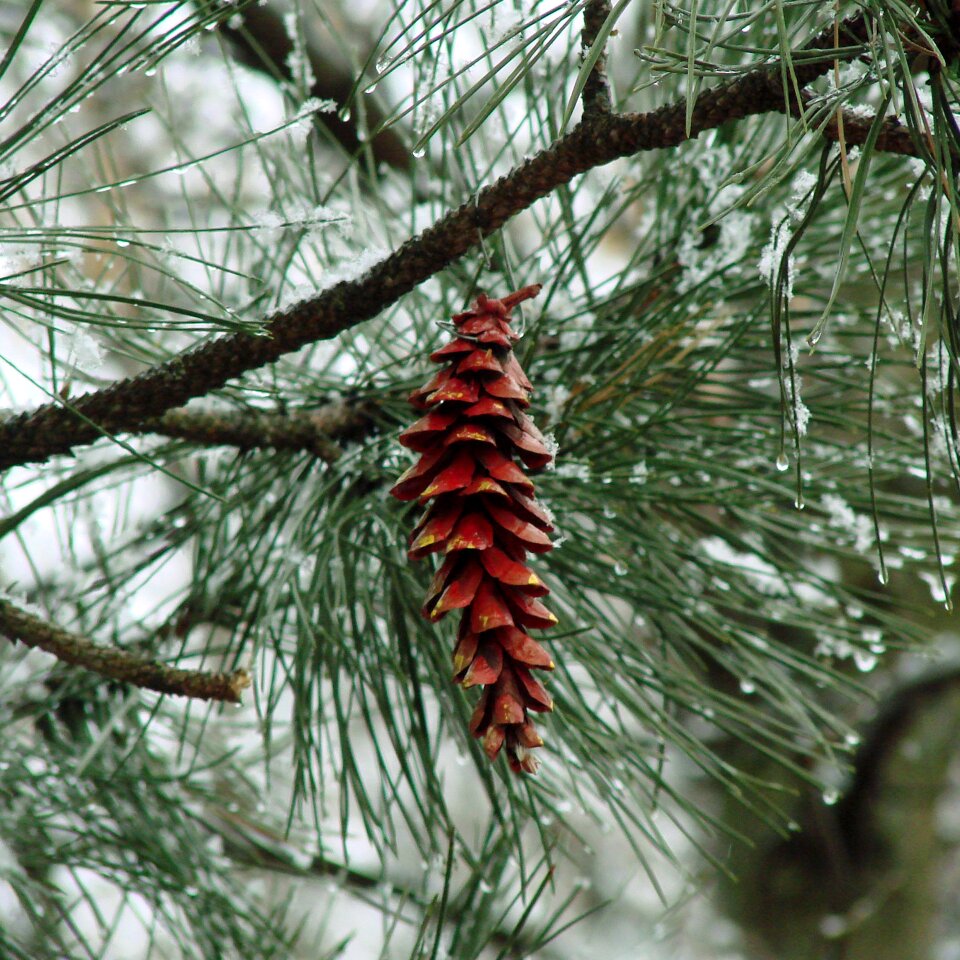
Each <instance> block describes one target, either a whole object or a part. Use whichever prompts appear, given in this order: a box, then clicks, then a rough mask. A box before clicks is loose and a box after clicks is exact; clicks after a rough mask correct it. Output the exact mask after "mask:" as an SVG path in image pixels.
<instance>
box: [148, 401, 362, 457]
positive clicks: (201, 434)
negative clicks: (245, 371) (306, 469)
mask: <svg viewBox="0 0 960 960" xmlns="http://www.w3.org/2000/svg"><path fill="white" fill-rule="evenodd" d="M373 410H374V408H373V404H371V403H369V402H365V403H346V402H345V403H330V404H327V405H326V406H323V407H320V408H319V409H318V410H315V411H313V412H312V413H305V412H301V411H296V412H293V413H288V414H267V413H237V412H232V411H231V412H224V413H215V412H213V411H195V410H168V411H167V412H166V413H164V414H162V415H161V416H159V417H153V418H151V419H148V420H145V421H144V422H143V425H142V430H143V431H145V432H150V433H159V434H162V435H164V436H167V437H175V438H178V439H183V440H190V441H191V442H192V443H196V444H199V445H201V446H207V447H217V446H229V447H239V448H240V449H241V450H253V449H263V448H268V449H273V450H304V451H306V452H308V453H312V454H313V455H314V456H315V457H317V458H318V459H319V460H323V461H325V462H326V463H334V462H335V461H336V460H338V459H339V458H340V456H341V455H342V453H343V450H342V449H341V448H340V446H339V444H338V443H337V441H338V440H349V439H352V438H354V437H359V436H361V435H362V434H364V433H365V432H367V430H368V429H369V428H370V427H371V426H372V424H373Z"/></svg>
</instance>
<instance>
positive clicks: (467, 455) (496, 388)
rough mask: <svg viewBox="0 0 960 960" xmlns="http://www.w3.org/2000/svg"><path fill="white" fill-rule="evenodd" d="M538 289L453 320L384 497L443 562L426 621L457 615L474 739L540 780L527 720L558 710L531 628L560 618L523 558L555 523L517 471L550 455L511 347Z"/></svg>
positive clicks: (544, 542) (545, 546) (460, 665)
mask: <svg viewBox="0 0 960 960" xmlns="http://www.w3.org/2000/svg"><path fill="white" fill-rule="evenodd" d="M539 289H540V288H539V286H532V287H525V288H524V289H523V290H519V291H517V292H516V293H513V294H510V295H509V296H507V297H505V298H503V299H502V300H492V299H490V298H488V297H486V296H483V295H481V296H480V297H479V298H478V299H477V301H476V303H475V304H474V307H473V309H472V310H469V311H466V312H464V313H461V314H457V315H456V316H455V317H454V318H453V322H454V324H455V326H456V330H457V336H456V337H455V338H454V339H453V340H452V341H451V342H450V343H448V344H447V345H445V346H444V347H441V348H440V349H438V350H435V351H434V352H433V353H432V354H431V355H430V359H431V360H432V361H433V362H435V363H440V364H444V365H445V366H444V367H443V369H441V370H440V371H439V372H438V373H437V374H435V375H434V376H433V377H432V378H431V379H430V380H429V381H428V383H426V384H425V385H424V386H423V387H421V388H419V389H417V390H414V391H413V392H412V393H411V394H410V403H411V404H412V405H413V406H414V407H415V408H417V409H419V410H423V411H424V416H422V417H421V418H420V419H419V420H418V421H416V423H414V424H412V425H411V426H410V427H408V428H407V429H406V430H404V431H403V433H402V434H401V435H400V442H401V444H403V445H404V446H405V447H407V448H408V449H410V450H413V451H414V452H415V453H418V454H420V459H419V460H418V462H417V463H416V464H415V465H414V466H412V467H411V468H410V469H408V470H407V471H405V472H404V474H403V475H402V476H401V477H400V478H399V479H398V480H397V482H396V484H395V485H394V487H393V490H392V491H391V492H392V493H393V494H394V496H396V497H398V498H399V499H401V500H418V501H419V502H420V504H421V505H423V507H424V508H425V511H426V512H425V514H424V516H423V517H422V519H421V520H420V522H419V523H418V524H417V526H416V527H415V529H414V531H413V533H412V534H411V537H410V547H409V551H408V553H409V556H410V557H411V559H420V558H421V557H424V556H426V555H427V554H430V553H442V554H443V556H444V559H443V561H442V563H441V565H440V567H439V569H438V570H437V572H436V574H435V575H434V577H433V580H432V582H431V584H430V587H429V589H428V591H427V595H426V598H425V600H424V604H423V615H424V616H425V617H426V618H427V619H428V620H431V621H438V620H441V619H443V618H444V617H445V616H446V615H447V614H448V613H451V612H452V611H460V612H461V620H460V627H459V630H458V634H457V643H456V647H455V649H454V653H453V679H454V681H455V682H456V683H459V684H461V685H462V686H463V687H464V688H470V687H474V686H482V687H483V688H484V689H483V693H482V694H481V697H480V701H479V703H478V704H477V707H476V709H475V710H474V713H473V716H472V717H471V720H470V724H469V729H470V732H471V733H472V734H473V735H474V736H475V737H477V738H479V739H480V740H481V743H482V746H483V749H484V751H485V752H486V754H487V755H488V756H489V757H490V759H491V760H492V759H495V758H496V757H497V755H498V754H499V753H500V751H501V750H502V749H503V748H504V747H506V754H507V758H508V760H509V763H510V767H511V769H512V770H514V772H517V773H535V772H536V770H537V767H538V761H537V760H536V758H535V757H533V756H532V755H531V754H530V753H529V751H530V750H532V749H534V748H536V747H539V746H542V744H543V741H542V739H541V738H540V736H539V734H538V733H537V732H536V729H535V727H534V726H533V723H532V721H531V720H530V717H529V714H530V713H543V712H545V711H548V710H552V709H553V701H552V699H551V697H550V695H549V694H548V693H547V691H546V689H545V688H544V687H543V685H542V684H541V683H540V682H539V681H538V680H537V679H536V678H535V677H534V676H533V674H532V673H531V672H530V671H531V670H532V669H535V670H552V669H553V668H554V663H553V661H552V659H551V658H550V656H549V654H548V653H547V651H546V650H545V649H544V648H543V647H542V646H541V645H540V644H539V643H538V642H537V641H536V640H534V639H533V638H532V637H530V636H529V635H528V634H527V633H526V631H527V630H529V629H545V628H549V627H552V626H554V625H555V624H556V622H557V618H556V617H555V616H554V615H553V614H552V613H551V612H550V611H549V610H548V609H547V607H546V606H545V605H544V604H543V603H542V602H541V600H540V598H542V597H544V596H546V595H547V594H548V593H549V589H548V588H547V587H546V585H545V584H544V583H543V581H542V580H541V579H540V578H539V577H538V576H537V575H536V573H534V572H533V571H532V570H531V569H530V568H529V567H528V566H527V565H526V563H525V559H526V556H527V554H528V553H544V552H546V551H547V550H550V549H551V547H552V543H551V541H550V537H549V535H548V534H549V533H550V531H552V530H553V522H552V517H551V516H550V515H549V513H548V512H547V511H546V510H544V509H543V508H542V507H541V506H540V505H539V504H538V503H537V501H536V500H535V498H534V497H535V489H534V485H533V483H532V482H531V480H530V479H529V477H528V476H527V475H526V473H525V472H524V466H525V467H527V468H529V469H539V468H541V467H544V466H546V465H547V464H548V463H549V462H550V461H551V460H552V459H553V454H552V452H551V450H550V448H549V445H548V443H547V441H546V440H545V438H544V437H543V436H542V434H541V433H540V431H539V430H537V428H536V427H535V426H534V425H533V423H532V421H531V420H530V419H529V417H527V415H526V414H525V413H524V412H523V410H524V409H525V408H527V407H528V406H529V404H530V392H531V390H532V386H531V384H530V381H529V380H528V378H527V377H526V375H525V374H524V372H523V370H522V368H521V367H520V364H519V362H518V361H517V359H516V357H515V356H514V354H513V352H512V349H511V348H512V345H513V343H514V342H515V341H516V340H517V339H519V337H518V335H517V334H516V333H515V332H514V331H513V330H512V329H511V327H510V311H511V309H512V308H513V307H514V306H516V304H518V303H520V302H522V301H523V300H526V299H528V298H529V297H532V296H536V294H537V293H538V292H539ZM518 461H519V462H518Z"/></svg>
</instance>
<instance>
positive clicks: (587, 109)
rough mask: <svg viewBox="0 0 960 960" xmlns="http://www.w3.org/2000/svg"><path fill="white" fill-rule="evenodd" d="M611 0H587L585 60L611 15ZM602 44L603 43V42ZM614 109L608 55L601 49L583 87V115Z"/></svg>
mask: <svg viewBox="0 0 960 960" xmlns="http://www.w3.org/2000/svg"><path fill="white" fill-rule="evenodd" d="M611 9H612V7H611V4H610V0H587V5H586V6H585V7H584V8H583V33H582V34H581V43H582V45H583V53H582V56H583V59H586V58H587V56H588V55H589V54H590V51H591V49H592V48H593V45H594V44H595V43H597V42H598V40H597V38H598V37H599V35H600V31H601V29H602V28H603V25H604V23H606V20H607V17H609V16H610V13H611ZM601 42H602V41H601ZM612 109H613V106H612V101H611V97H610V81H609V80H608V79H607V54H606V51H605V50H604V49H603V48H602V47H601V49H600V52H599V54H598V55H597V59H596V60H595V61H594V64H593V67H592V68H591V70H590V74H589V75H588V76H587V81H586V83H585V84H584V87H583V115H584V116H585V117H586V116H597V115H602V114H605V113H610V111H611V110H612Z"/></svg>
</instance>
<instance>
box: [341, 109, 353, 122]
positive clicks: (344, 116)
mask: <svg viewBox="0 0 960 960" xmlns="http://www.w3.org/2000/svg"><path fill="white" fill-rule="evenodd" d="M352 116H353V113H352V112H351V110H350V108H349V107H344V108H343V109H342V110H341V111H340V119H341V120H343V121H344V123H346V121H347V120H349V119H350V117H352Z"/></svg>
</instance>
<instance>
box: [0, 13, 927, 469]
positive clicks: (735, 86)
mask: <svg viewBox="0 0 960 960" xmlns="http://www.w3.org/2000/svg"><path fill="white" fill-rule="evenodd" d="M866 35H867V31H866V25H865V18H864V17H858V18H855V19H854V20H851V21H847V22H845V23H844V25H843V28H842V31H841V37H842V38H845V39H849V40H851V41H855V42H863V41H864V40H865V39H866ZM833 44H834V30H833V26H832V25H831V27H830V28H829V30H826V31H824V33H823V34H822V35H821V36H819V37H818V38H817V39H816V40H814V41H813V42H812V43H811V44H810V45H808V46H807V47H805V48H804V50H806V51H815V50H819V49H830V48H832V47H833ZM832 63H833V59H832V58H829V57H828V58H824V59H823V60H817V61H816V62H802V63H798V64H797V65H796V67H795V71H794V72H795V74H796V77H797V82H798V84H799V86H801V87H802V86H805V85H806V84H808V83H810V82H811V81H812V80H814V79H816V78H817V77H819V76H821V75H822V74H824V73H826V72H827V71H829V69H830V68H831V65H832ZM801 109H803V106H802V104H798V103H796V102H795V101H794V99H793V96H792V93H791V92H790V91H787V90H784V88H783V85H782V82H781V74H780V67H779V65H778V64H776V63H775V64H772V65H770V66H767V67H764V68H762V69H757V70H754V71H751V72H749V73H746V74H744V75H743V76H741V77H738V78H737V79H734V80H730V81H728V82H726V83H723V84H720V85H719V86H717V87H715V88H714V89H712V90H708V91H705V92H703V93H701V94H700V96H698V97H697V100H696V103H695V105H694V109H693V113H692V117H691V123H690V132H689V135H688V134H687V132H686V124H685V120H686V102H685V101H684V100H680V101H678V102H675V103H672V104H669V105H667V106H664V107H661V108H660V109H658V110H654V111H652V112H650V113H644V114H622V115H613V114H605V115H601V116H595V117H587V118H585V119H584V121H583V122H582V123H581V124H580V125H579V126H577V127H576V128H575V129H574V130H572V131H571V132H570V133H569V134H568V135H566V136H565V137H563V138H562V139H560V140H558V141H557V142H555V143H554V144H552V145H551V146H550V147H548V148H546V149H545V150H542V151H541V152H540V153H538V154H536V155H535V156H534V157H532V158H531V159H529V160H527V161H525V162H524V163H522V164H521V165H520V166H518V167H517V168H515V169H514V170H513V171H511V172H510V173H509V174H507V175H505V176H503V177H501V178H500V179H499V180H498V181H497V182H496V183H493V184H491V185H489V186H487V187H485V188H483V189H482V190H480V191H479V192H478V193H477V194H476V195H475V197H473V198H472V199H470V200H469V201H467V202H466V203H464V204H463V205H462V206H461V207H459V208H458V209H457V210H454V211H452V212H450V213H448V214H447V215H446V216H444V217H442V218H441V219H440V220H438V221H437V222H436V223H435V224H434V225H433V226H431V227H429V228H428V229H427V230H425V231H424V232H423V233H422V234H420V235H419V236H417V237H415V238H413V239H411V240H408V241H407V242H406V243H404V244H403V245H402V246H401V247H399V248H398V249H397V250H396V251H394V252H393V253H392V254H390V255H389V256H388V257H386V258H385V259H383V260H381V261H380V263H378V264H377V265H375V266H374V267H373V268H372V269H371V270H369V271H368V272H367V273H366V274H364V275H363V276H362V277H360V278H359V279H356V280H350V281H343V282H341V283H338V284H336V285H335V286H333V287H331V288H330V289H328V290H325V291H324V292H323V293H321V294H319V295H318V296H316V297H314V298H312V299H310V300H306V301H303V302H302V303H299V304H296V305H295V306H293V307H291V308H290V309H288V310H285V311H281V312H279V313H275V314H274V315H272V316H271V317H269V318H268V319H267V321H266V324H265V326H266V331H267V332H266V334H265V335H263V336H258V335H255V334H252V333H235V334H232V335H230V336H225V337H221V338H219V339H216V340H213V341H210V342H208V343H204V344H201V345H200V346H197V347H195V348H193V349H191V350H188V351H187V352H185V353H183V354H181V355H180V356H178V357H175V358H173V359H171V360H169V361H167V362H165V363H162V364H159V365H157V366H154V367H151V368H149V369H147V370H145V371H144V372H143V373H141V374H139V375H138V376H136V377H133V378H130V379H127V380H121V381H118V382H117V383H115V384H113V385H112V386H110V387H107V388H105V389H103V390H98V391H96V392H94V393H90V394H87V395H85V396H82V397H80V398H79V399H77V400H75V401H72V402H71V403H70V405H69V406H67V405H66V403H65V402H64V401H58V402H54V403H49V404H46V405H44V406H42V407H40V408H38V409H36V410H34V411H30V412H25V413H23V414H20V415H19V416H16V417H11V418H9V419H7V420H5V421H3V422H2V423H0V469H5V468H7V467H12V466H15V465H19V464H26V463H42V462H44V461H45V460H47V459H49V458H50V457H52V456H55V455H57V454H63V453H69V452H70V451H71V450H72V448H73V447H75V446H78V445H82V444H88V443H92V442H94V441H95V440H98V439H99V438H100V437H102V436H105V435H112V434H114V433H121V432H133V433H141V432H143V431H144V430H145V429H146V427H145V424H147V423H149V422H152V421H153V420H154V418H156V417H159V416H161V415H162V414H163V413H165V412H166V411H167V410H170V409H172V408H175V407H179V406H183V405H184V404H186V403H187V401H189V400H190V399H192V398H194V397H198V396H203V395H205V394H207V393H209V392H210V391H212V390H216V389H218V388H220V387H222V386H223V385H224V384H225V383H227V382H228V381H230V380H233V379H235V378H236V377H239V376H240V375H241V374H243V373H245V372H247V371H249V370H255V369H258V368H260V367H263V366H265V365H266V364H268V363H272V362H274V361H275V360H277V359H279V358H280V357H281V356H283V355H284V354H285V353H290V352H292V351H295V350H298V349H300V348H301V347H303V346H305V345H306V344H308V343H312V342H314V341H317V340H326V339H330V338H332V337H334V336H336V335H337V334H338V333H340V332H342V331H344V330H347V329H350V328H351V327H354V326H356V325H357V324H359V323H362V322H363V321H365V320H369V319H370V318H372V317H374V316H376V315H377V314H378V313H380V312H381V311H382V310H384V309H385V308H386V307H389V306H391V305H392V304H394V303H396V302H397V301H398V300H399V299H400V298H401V297H402V296H404V295H405V294H406V293H408V292H409V291H410V290H412V289H413V288H414V287H416V286H417V285H418V284H420V283H423V282H424V281H425V280H428V279H429V278H430V277H432V276H434V275H436V274H437V273H439V272H440V271H441V270H443V269H444V268H445V267H447V266H449V265H450V264H452V263H454V262H455V261H456V260H458V259H459V258H460V257H462V256H463V254H464V253H466V252H467V251H468V250H470V249H472V248H473V247H475V246H477V245H478V244H479V243H480V242H481V240H482V238H484V237H486V236H488V235H490V234H491V233H493V232H494V231H496V230H498V229H499V228H500V227H502V226H503V225H504V224H505V223H506V222H507V221H508V220H510V219H511V217H513V216H515V215H516V214H517V213H519V212H520V211H522V210H526V209H527V208H528V207H529V206H531V204H533V203H534V201H536V200H538V199H540V198H541V197H543V196H546V195H547V194H549V193H550V192H551V191H553V190H555V189H556V188H557V187H558V186H560V185H562V184H565V183H569V182H570V181H571V180H572V179H573V178H574V177H576V176H578V175H580V174H582V173H585V172H586V171H588V170H590V169H592V168H593V167H598V166H602V165H604V164H607V163H610V162H611V161H613V160H617V159H620V158H622V157H629V156H632V155H634V154H637V153H641V152H644V151H649V150H659V149H665V148H670V147H676V146H678V145H679V144H681V143H683V142H684V141H686V140H689V139H694V138H696V137H698V136H699V135H700V134H701V133H703V132H704V131H706V130H712V129H714V128H716V127H718V126H720V125H721V124H724V123H729V122H731V121H736V120H742V119H743V118H745V117H749V116H755V115H757V114H763V113H769V112H790V113H793V112H794V111H797V110H801ZM870 123H871V121H870V119H869V118H866V119H864V118H862V117H856V116H853V115H852V114H850V115H848V114H844V130H845V136H846V142H847V144H848V145H850V144H853V143H860V142H863V141H864V140H865V139H866V137H867V133H868V131H869V129H870ZM824 134H825V135H826V136H827V137H833V138H835V137H836V122H835V120H834V121H833V122H832V123H828V124H827V125H826V126H825V128H824ZM876 148H877V149H878V150H885V151H889V152H893V153H900V154H909V155H918V148H917V147H916V145H915V144H914V143H913V140H912V138H911V136H910V134H909V132H908V131H907V130H906V129H905V128H904V127H902V126H901V125H900V123H899V122H897V121H896V120H890V121H888V122H887V123H886V125H885V127H884V129H883V130H882V132H881V133H880V136H879V138H878V140H877V143H876Z"/></svg>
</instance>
